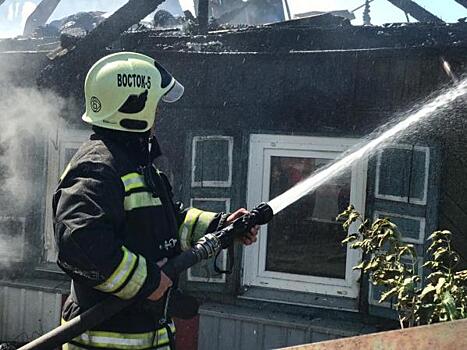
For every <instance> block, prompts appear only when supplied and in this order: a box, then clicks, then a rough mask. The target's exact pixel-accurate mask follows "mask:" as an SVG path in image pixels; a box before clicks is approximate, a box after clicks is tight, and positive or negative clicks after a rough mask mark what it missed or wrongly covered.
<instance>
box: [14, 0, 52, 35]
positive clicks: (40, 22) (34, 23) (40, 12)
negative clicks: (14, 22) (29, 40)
mask: <svg viewBox="0 0 467 350" xmlns="http://www.w3.org/2000/svg"><path fill="white" fill-rule="evenodd" d="M59 3H60V0H42V1H41V2H40V3H39V5H37V7H36V9H35V10H34V11H33V12H32V13H31V14H30V15H29V17H28V19H27V20H26V23H25V24H24V31H23V35H24V36H31V35H33V34H34V32H35V30H36V29H37V28H39V27H42V26H44V25H45V24H46V23H47V21H48V19H49V18H50V16H52V13H53V12H54V11H55V9H56V8H57V6H58V4H59Z"/></svg>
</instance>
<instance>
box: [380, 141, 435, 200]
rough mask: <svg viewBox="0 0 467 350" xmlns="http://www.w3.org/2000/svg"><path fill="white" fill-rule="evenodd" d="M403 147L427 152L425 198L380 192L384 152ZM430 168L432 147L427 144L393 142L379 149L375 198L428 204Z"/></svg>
mask: <svg viewBox="0 0 467 350" xmlns="http://www.w3.org/2000/svg"><path fill="white" fill-rule="evenodd" d="M391 148H392V149H401V150H408V151H411V150H414V151H419V152H424V153H425V178H424V183H423V198H422V199H420V198H415V197H414V198H412V197H410V198H409V197H400V196H394V195H389V194H382V193H380V174H381V162H382V156H383V152H384V151H385V150H388V149H391ZM429 170H430V147H427V146H411V145H405V144H391V145H389V146H386V147H384V148H383V149H380V150H378V155H377V161H376V180H375V198H377V199H385V200H390V201H394V202H403V203H409V204H417V205H426V204H427V199H428V178H429Z"/></svg>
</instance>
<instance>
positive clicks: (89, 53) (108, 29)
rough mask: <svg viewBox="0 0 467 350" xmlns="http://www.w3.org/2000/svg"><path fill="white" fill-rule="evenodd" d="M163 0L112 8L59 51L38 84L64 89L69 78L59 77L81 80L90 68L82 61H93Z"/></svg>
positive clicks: (133, 0)
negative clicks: (77, 38) (69, 44)
mask: <svg viewBox="0 0 467 350" xmlns="http://www.w3.org/2000/svg"><path fill="white" fill-rule="evenodd" d="M164 1H165V0H129V1H128V2H127V3H126V4H125V5H123V6H122V7H120V8H119V9H118V10H117V11H115V12H114V13H113V14H112V15H111V16H110V17H109V18H107V19H106V20H105V21H103V22H102V23H101V24H99V25H98V26H97V27H96V28H95V29H94V30H92V31H91V32H90V33H89V34H88V35H86V36H85V37H84V38H82V39H80V40H78V41H77V42H76V44H75V46H74V48H71V49H70V50H69V51H68V50H62V51H61V52H60V53H59V54H58V55H57V56H56V57H55V59H54V60H53V61H52V62H51V63H50V64H49V65H48V66H47V67H45V68H44V69H43V70H42V72H41V76H40V77H39V81H38V82H39V84H40V85H42V86H45V87H49V88H53V89H58V90H61V92H62V93H65V94H66V92H68V93H69V90H68V85H71V81H70V80H71V79H68V81H67V79H63V77H64V76H69V77H76V79H84V75H85V72H86V71H87V70H88V69H89V68H90V66H86V65H84V64H83V59H82V58H83V57H86V60H85V62H88V65H89V62H95V60H97V59H98V58H100V57H101V56H102V54H103V51H104V50H105V48H106V47H107V46H109V45H110V44H111V43H113V42H114V41H116V40H117V39H118V38H119V37H120V35H121V34H122V33H123V32H124V31H126V30H128V29H129V28H130V27H131V26H132V25H134V24H136V23H138V22H139V21H140V20H142V19H143V18H144V17H146V16H147V15H149V14H150V13H151V12H153V11H154V10H156V8H157V7H158V6H159V5H160V4H162V3H163V2H164Z"/></svg>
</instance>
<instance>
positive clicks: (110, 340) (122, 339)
mask: <svg viewBox="0 0 467 350" xmlns="http://www.w3.org/2000/svg"><path fill="white" fill-rule="evenodd" d="M170 328H171V330H172V333H173V334H175V326H174V325H173V323H172V324H171V325H170ZM73 341H75V342H76V343H79V344H83V345H86V346H91V347H99V348H112V349H135V350H136V349H138V350H142V349H153V348H154V347H155V346H156V347H159V346H163V345H168V343H169V338H168V334H167V330H166V329H165V328H161V329H158V330H156V331H152V332H146V333H116V332H105V331H87V332H85V333H83V334H81V335H80V336H79V337H76V338H75V339H73ZM161 349H163V348H161Z"/></svg>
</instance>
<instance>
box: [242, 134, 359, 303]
mask: <svg viewBox="0 0 467 350" xmlns="http://www.w3.org/2000/svg"><path fill="white" fill-rule="evenodd" d="M357 141H358V140H355V139H346V138H325V137H302V136H278V135H251V138H250V157H249V168H248V191H247V193H248V207H249V208H253V207H255V206H256V205H257V204H258V203H260V202H263V201H266V202H267V201H268V200H270V199H272V198H274V197H275V196H276V195H278V194H280V193H281V192H283V191H285V190H286V189H288V188H290V187H291V186H293V185H294V184H295V183H297V182H299V181H301V180H303V179H305V178H306V177H308V175H309V174H311V173H313V172H314V171H316V170H317V169H319V168H320V167H321V166H324V165H326V164H327V163H329V162H332V161H333V160H334V159H335V158H337V157H338V156H339V155H340V154H341V153H342V152H344V151H345V150H347V149H348V148H350V147H351V146H353V145H354V144H355V143H356V142H357ZM366 176H367V174H366V161H361V162H360V163H358V164H355V165H354V166H353V167H352V168H350V169H349V170H348V171H347V172H344V173H343V174H341V175H340V176H339V177H336V178H334V179H330V180H329V181H328V182H327V183H326V184H324V185H323V186H321V187H320V188H318V189H317V190H316V191H314V192H313V193H311V194H309V195H307V196H305V197H304V198H303V199H302V200H300V201H298V202H296V203H294V204H292V205H291V206H289V207H288V208H286V209H285V210H284V211H283V212H281V213H279V214H278V215H276V217H275V218H274V219H273V221H272V222H271V223H269V224H268V225H267V226H263V228H262V229H261V233H260V235H259V242H258V244H255V245H252V246H250V247H248V248H246V249H245V256H244V276H243V284H244V286H246V287H254V286H259V287H269V288H275V289H284V290H295V291H301V292H311V293H320V294H327V295H336V296H344V297H352V298H355V297H356V296H357V294H358V282H357V279H358V276H359V274H358V272H356V271H353V270H352V267H353V266H354V265H356V263H357V262H358V260H359V258H360V255H359V252H358V251H356V250H351V249H349V248H346V247H343V246H342V245H341V243H340V242H341V240H342V239H343V238H345V235H346V232H344V231H343V229H342V228H341V225H339V224H338V223H336V222H335V217H336V216H337V214H339V212H340V211H342V210H343V209H345V207H346V206H347V205H348V204H349V203H352V204H353V205H354V206H355V207H356V208H357V209H358V210H359V211H360V212H361V213H364V207H365V197H366ZM352 229H355V228H352Z"/></svg>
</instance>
